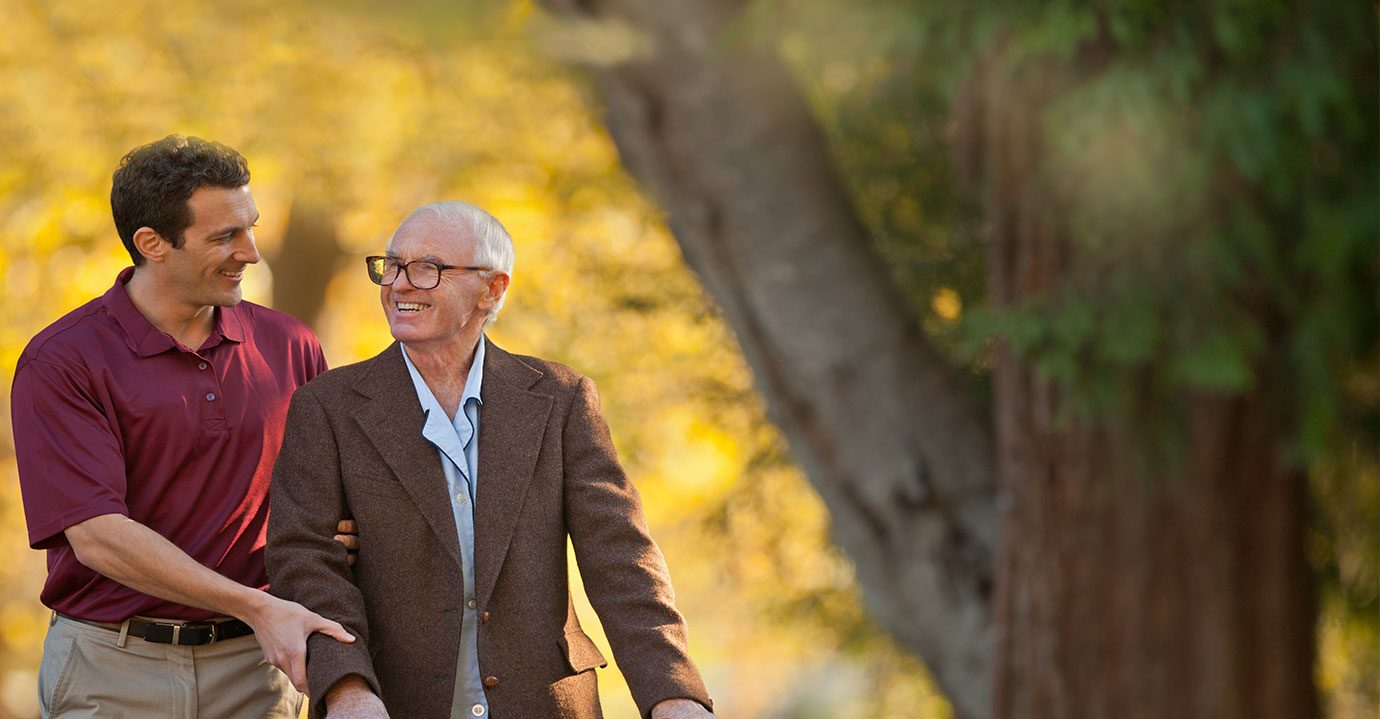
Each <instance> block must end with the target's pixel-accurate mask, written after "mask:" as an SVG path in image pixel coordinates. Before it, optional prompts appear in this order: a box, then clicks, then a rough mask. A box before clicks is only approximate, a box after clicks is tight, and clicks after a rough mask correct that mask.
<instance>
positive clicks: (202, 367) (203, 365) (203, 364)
mask: <svg viewBox="0 0 1380 719" xmlns="http://www.w3.org/2000/svg"><path fill="white" fill-rule="evenodd" d="M196 368H197V369H206V363H205V362H198V363H197V364H196Z"/></svg>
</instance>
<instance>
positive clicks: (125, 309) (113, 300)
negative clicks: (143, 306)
mask: <svg viewBox="0 0 1380 719" xmlns="http://www.w3.org/2000/svg"><path fill="white" fill-rule="evenodd" d="M133 276H134V268H133V267H126V268H125V269H124V270H121V272H120V274H119V276H118V277H116V278H115V284H114V285H113V286H112V287H111V288H110V289H109V290H106V293H105V296H104V297H103V298H102V301H103V302H104V304H105V309H106V312H107V313H108V314H109V315H110V317H111V318H112V319H114V320H115V324H117V325H119V327H120V332H121V334H123V335H124V340H125V345H126V346H128V347H129V349H130V351H131V352H134V353H135V354H137V355H139V356H140V357H152V356H153V355H156V354H161V353H163V352H167V351H168V350H170V349H174V348H176V347H177V343H176V342H174V341H173V338H172V337H171V336H169V335H168V334H167V333H165V332H163V331H161V330H159V329H158V328H157V327H154V326H153V323H151V322H149V321H148V318H147V317H144V315H143V314H142V313H140V312H139V309H138V308H137V307H135V306H134V302H133V301H131V300H130V299H129V293H128V292H126V291H125V283H127V282H129V278H131V277H133ZM243 315H244V310H242V309H240V308H239V307H238V306H236V307H217V308H216V323H215V326H214V327H212V328H211V335H210V336H209V337H207V338H206V342H205V343H204V344H203V345H202V346H201V347H200V348H196V349H198V350H200V349H209V348H211V347H214V346H216V345H218V344H220V342H221V340H223V339H225V340H230V341H231V342H236V343H239V342H243V341H244V316H243Z"/></svg>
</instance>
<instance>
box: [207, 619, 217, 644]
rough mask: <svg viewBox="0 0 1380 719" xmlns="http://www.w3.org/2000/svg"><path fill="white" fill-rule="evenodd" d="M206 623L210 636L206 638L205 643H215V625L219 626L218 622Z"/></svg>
mask: <svg viewBox="0 0 1380 719" xmlns="http://www.w3.org/2000/svg"><path fill="white" fill-rule="evenodd" d="M206 624H207V626H208V627H209V630H210V632H211V636H210V638H209V639H207V640H206V643H207V644H215V643H216V627H218V626H220V622H207V623H206Z"/></svg>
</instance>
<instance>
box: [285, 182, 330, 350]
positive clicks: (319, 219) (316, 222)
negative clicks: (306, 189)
mask: <svg viewBox="0 0 1380 719" xmlns="http://www.w3.org/2000/svg"><path fill="white" fill-rule="evenodd" d="M344 257H345V255H344V253H343V252H341V250H340V244H339V243H338V242H337V241H336V229H335V214H334V212H333V211H332V210H331V209H330V206H329V205H328V204H326V203H323V202H317V201H312V200H304V199H301V198H295V199H293V201H292V209H291V210H290V211H289V215H288V226H287V230H286V231H285V232H284V233H283V242H282V244H281V245H279V247H278V252H277V253H276V254H275V255H274V257H273V258H272V265H273V308H274V309H276V310H279V311H282V312H286V313H288V314H290V315H292V316H293V317H296V318H297V319H300V320H302V321H303V322H306V323H307V324H308V325H310V326H311V327H312V329H318V330H319V329H320V328H319V326H318V324H317V322H318V320H319V319H320V314H321V307H322V305H324V304H325V302H326V289H327V288H328V287H329V286H330V283H331V279H332V278H334V277H335V273H336V270H338V269H339V268H340V263H341V261H342V260H343V259H344Z"/></svg>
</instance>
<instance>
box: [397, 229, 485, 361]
mask: <svg viewBox="0 0 1380 719" xmlns="http://www.w3.org/2000/svg"><path fill="white" fill-rule="evenodd" d="M388 256H389V257H390V258H393V259H394V260H396V261H397V262H398V263H399V264H405V263H408V262H413V261H416V260H426V261H429V262H435V263H436V264H438V265H460V266H467V265H472V264H474V240H473V238H472V237H470V236H468V235H462V236H457V234H456V233H455V231H454V230H453V229H451V228H448V227H446V226H445V225H443V224H442V223H440V222H438V221H437V220H436V219H435V218H431V217H419V218H415V219H413V220H411V221H408V222H406V223H404V224H403V226H402V227H399V228H398V231H397V232H395V233H394V234H393V238H392V239H391V240H389V241H388ZM379 289H380V293H379V296H380V299H381V300H382V302H383V312H384V315H386V316H387V317H388V328H389V330H390V331H391V332H392V334H393V338H394V339H396V340H398V341H399V342H402V343H403V344H405V345H407V346H408V348H409V349H412V348H417V349H424V348H427V347H437V346H441V345H445V344H446V343H451V342H458V341H459V340H460V339H461V338H462V337H463V336H465V335H466V334H467V333H470V332H473V333H475V335H476V336H477V333H478V331H479V330H480V329H482V327H483V325H484V318H485V315H486V313H487V312H488V310H489V308H490V307H492V306H493V304H494V302H493V300H492V298H491V297H490V296H489V295H488V292H487V291H486V290H487V286H486V282H485V279H484V275H483V274H482V273H480V272H475V271H467V270H446V271H444V272H442V273H441V282H440V284H438V285H436V286H435V287H433V288H432V289H429V290H421V289H417V288H416V287H414V286H413V285H412V282H411V281H410V280H409V279H408V278H407V273H406V272H399V273H398V277H397V279H396V280H394V281H393V284H391V285H386V286H383V287H381V288H379Z"/></svg>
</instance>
